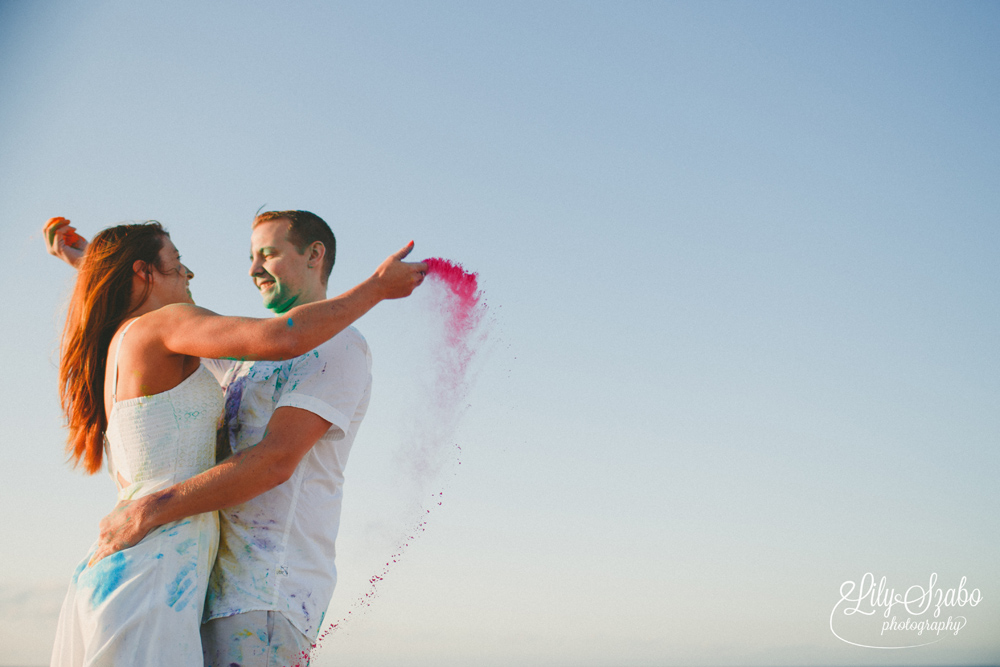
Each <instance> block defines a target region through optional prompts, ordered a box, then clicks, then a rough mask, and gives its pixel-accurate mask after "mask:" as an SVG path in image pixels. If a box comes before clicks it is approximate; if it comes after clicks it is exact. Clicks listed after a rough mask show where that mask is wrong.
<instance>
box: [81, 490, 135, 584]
mask: <svg viewBox="0 0 1000 667" xmlns="http://www.w3.org/2000/svg"><path fill="white" fill-rule="evenodd" d="M148 497H149V496H144V497H143V498H138V499H136V500H123V501H121V502H120V503H118V504H117V505H115V508H114V509H113V510H111V513H110V514H108V515H107V516H106V517H104V518H103V519H101V534H100V537H99V538H98V543H97V549H96V550H95V551H94V555H93V556H92V557H91V558H90V562H89V563H88V564H87V567H90V566H92V565H93V564H94V563H96V562H97V561H99V560H101V559H102V558H105V557H106V556H110V555H111V554H113V553H116V552H118V551H121V550H122V549H128V548H129V547H131V546H135V545H136V544H138V543H139V542H140V541H141V540H142V538H144V537H146V533H148V532H149V530H150V529H149V528H146V527H143V524H142V521H141V520H140V516H141V509H142V506H143V502H142V501H143V500H145V499H146V498H148Z"/></svg>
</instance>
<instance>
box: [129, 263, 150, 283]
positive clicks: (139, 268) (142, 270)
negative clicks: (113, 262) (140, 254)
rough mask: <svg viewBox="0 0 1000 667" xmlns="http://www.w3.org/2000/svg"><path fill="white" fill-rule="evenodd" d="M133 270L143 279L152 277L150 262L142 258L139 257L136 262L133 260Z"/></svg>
mask: <svg viewBox="0 0 1000 667" xmlns="http://www.w3.org/2000/svg"><path fill="white" fill-rule="evenodd" d="M132 272H133V273H135V275H137V276H139V277H140V278H142V279H143V280H149V278H150V276H149V264H148V263H146V262H144V261H142V260H141V259H137V260H135V261H134V262H132Z"/></svg>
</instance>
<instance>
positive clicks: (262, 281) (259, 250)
mask: <svg viewBox="0 0 1000 667" xmlns="http://www.w3.org/2000/svg"><path fill="white" fill-rule="evenodd" d="M250 262H251V264H250V277H251V278H253V282H254V285H256V286H257V289H258V290H260V295H261V297H262V298H263V299H264V307H265V308H267V309H268V310H270V311H272V312H274V313H275V314H281V313H284V312H285V311H287V310H288V309H290V308H292V307H293V306H295V305H296V301H297V300H298V299H299V295H300V294H301V293H302V290H303V287H304V285H305V281H306V278H307V272H306V265H307V263H308V258H307V256H306V255H305V254H300V253H299V251H298V249H297V248H296V247H295V245H293V244H292V242H291V241H289V240H288V221H287V220H270V221H268V222H263V223H261V224H259V225H257V226H256V227H255V228H254V230H253V233H252V234H251V235H250Z"/></svg>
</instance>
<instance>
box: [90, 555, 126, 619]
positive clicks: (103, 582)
mask: <svg viewBox="0 0 1000 667" xmlns="http://www.w3.org/2000/svg"><path fill="white" fill-rule="evenodd" d="M127 570H128V559H127V558H126V557H125V554H124V553H123V552H121V551H119V552H118V553H115V554H112V555H110V556H108V557H107V558H104V559H102V560H100V561H98V562H97V564H96V565H94V568H93V577H94V591H93V593H91V595H90V604H91V605H93V606H94V607H96V606H98V605H100V604H101V603H103V602H104V601H105V600H106V599H108V596H109V595H111V594H112V593H113V592H114V591H115V589H116V588H118V586H120V585H121V583H122V582H123V581H124V580H125V574H126V571H127Z"/></svg>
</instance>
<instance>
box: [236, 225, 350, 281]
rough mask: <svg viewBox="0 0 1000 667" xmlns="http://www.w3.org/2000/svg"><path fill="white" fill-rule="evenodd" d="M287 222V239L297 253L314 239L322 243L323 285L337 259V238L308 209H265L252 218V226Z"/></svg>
mask: <svg viewBox="0 0 1000 667" xmlns="http://www.w3.org/2000/svg"><path fill="white" fill-rule="evenodd" d="M282 220H284V221H287V222H288V237H287V238H288V240H289V241H290V242H291V244H292V245H294V246H295V248H296V250H298V251H299V254H305V252H306V249H307V248H308V247H309V246H311V245H312V244H313V243H315V242H316V241H319V242H320V243H322V244H323V247H324V248H326V254H325V255H323V271H322V273H321V276H320V277H321V278H322V280H323V285H326V284H327V282H328V281H329V280H330V272H331V271H333V264H334V262H335V261H336V259H337V239H336V238H334V236H333V231H331V230H330V226H329V225H328V224H326V222H324V221H323V218H321V217H319V216H318V215H316V214H315V213H310V212H309V211H265V212H263V213H259V214H258V215H257V217H255V218H254V219H253V226H254V228H256V227H257V225H260V224H262V223H265V222H274V221H282Z"/></svg>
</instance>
